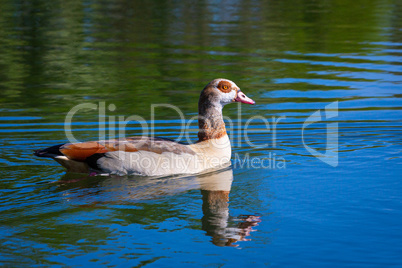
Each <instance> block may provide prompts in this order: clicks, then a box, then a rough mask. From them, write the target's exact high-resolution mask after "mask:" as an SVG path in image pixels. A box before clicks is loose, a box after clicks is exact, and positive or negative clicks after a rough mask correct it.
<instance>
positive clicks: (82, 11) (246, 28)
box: [0, 0, 402, 267]
mask: <svg viewBox="0 0 402 268" xmlns="http://www.w3.org/2000/svg"><path fill="white" fill-rule="evenodd" d="M0 10H1V11H0V243H1V246H0V264H1V265H4V266H6V267H21V266H22V267H37V266H40V267H43V266H55V267H57V266H60V267H66V266H73V267H80V266H82V267H89V266H96V267H99V266H107V267H116V266H117V267H140V266H154V267H159V266H162V267H164V266H166V267H171V266H183V267H191V266H194V267H199V266H207V265H212V266H219V267H221V266H228V267H232V266H236V267H238V266H246V265H247V267H248V266H251V265H254V266H257V267H260V266H263V265H268V266H273V267H400V266H401V265H402V260H401V257H400V256H402V247H401V244H402V232H401V228H400V226H401V223H402V220H401V219H402V214H401V211H402V198H401V192H402V183H401V180H400V177H401V175H402V165H401V164H402V161H401V150H402V146H401V141H402V139H401V137H402V135H401V134H402V128H401V126H402V124H401V118H402V112H401V107H402V101H401V96H402V95H401V89H402V19H401V18H402V5H401V4H400V2H399V1H396V0H394V1H392V0H377V1H366V0H364V1H363V0H359V1H346V0H338V1H319V0H316V1H313V0H306V1H290V0H285V1H189V2H182V1H152V2H151V1H75V0H74V1H58V0H55V1H42V0H34V1H12V0H0ZM218 77H225V78H228V79H231V80H233V81H234V82H236V83H237V85H239V86H240V87H241V88H242V90H243V91H244V92H245V93H246V94H247V95H248V96H250V97H251V98H253V99H254V100H255V101H256V105H255V106H248V105H242V106H238V105H237V104H232V105H229V106H227V107H225V109H224V115H225V116H228V117H229V118H230V119H232V120H233V122H234V123H235V124H234V125H233V126H232V127H230V128H229V129H228V130H229V132H230V135H231V139H232V147H233V162H232V167H229V168H226V169H224V170H223V171H216V172H213V173H210V174H204V175H195V176H187V177H173V178H172V177H169V178H141V177H85V176H84V177H83V176H81V175H71V174H65V172H64V169H63V168H62V167H60V166H58V165H57V164H56V163H55V162H52V161H51V160H47V159H38V158H35V157H33V155H32V151H33V150H34V149H40V148H44V147H47V146H50V145H54V144H60V143H64V142H66V141H67V137H66V134H65V130H64V122H65V116H66V114H67V113H68V112H69V111H70V109H71V108H73V107H74V106H75V105H78V104H82V103H92V104H96V105H100V104H101V103H103V102H104V103H105V105H109V104H114V105H115V107H116V109H115V110H114V111H110V110H108V111H107V114H105V115H103V117H102V118H106V119H107V120H109V118H111V117H113V116H114V117H117V116H122V115H124V116H131V115H137V116H140V117H142V118H143V119H144V120H145V122H146V123H147V130H148V131H149V132H153V133H155V134H156V135H157V136H163V137H168V138H173V139H174V138H176V137H177V136H179V134H180V129H181V127H182V125H181V122H180V121H179V120H178V118H179V115H178V113H177V112H176V111H174V110H173V109H166V108H159V109H158V108H156V109H155V116H154V119H156V121H155V123H154V124H153V125H152V124H151V119H153V118H152V117H151V110H152V109H151V105H152V104H162V103H167V104H171V105H175V106H177V107H179V108H180V110H181V111H182V112H183V114H184V116H185V118H186V119H187V120H190V118H191V117H193V116H194V115H196V114H197V103H198V96H199V93H200V91H201V89H202V88H203V86H204V85H205V84H207V83H208V82H209V81H210V80H212V79H214V78H218ZM335 103H336V104H337V105H338V109H337V111H338V112H337V113H334V111H332V114H331V113H330V114H325V112H324V111H325V108H326V106H327V105H331V104H335ZM317 110H320V111H321V114H315V117H313V118H312V120H313V121H314V120H315V121H316V122H314V123H312V124H311V125H309V126H308V127H306V128H305V129H304V132H303V124H304V123H305V122H306V120H307V119H308V118H309V117H310V116H311V115H312V114H314V113H315V112H316V111H317ZM239 114H241V117H240V116H239ZM317 115H321V120H319V118H318V117H317ZM326 115H331V116H332V117H328V116H327V117H325V116H326ZM253 116H259V118H257V119H255V120H253V121H251V122H250V121H248V119H250V118H252V117H253ZM262 117H263V118H267V120H268V122H269V123H270V125H269V126H270V128H269V129H268V128H267V125H266V124H264V122H263V121H262V119H261V118H262ZM280 117H282V119H281V120H280V121H279V122H278V123H277V125H276V126H277V127H276V133H275V134H274V133H273V128H272V127H273V126H274V124H272V122H273V121H272V120H278V118H280ZM307 121H308V120H307ZM107 122H108V121H107ZM187 122H188V121H187ZM246 125H247V126H248V131H247V132H244V131H243V130H244V129H245V126H246ZM103 127H104V126H102V125H101V124H100V123H99V112H98V111H96V110H82V111H80V112H78V113H77V114H76V115H75V117H74V121H73V133H74V135H75V137H76V138H77V139H79V140H97V139H98V138H99V129H103ZM187 128H188V129H187V132H188V133H190V134H189V138H190V139H192V140H196V131H197V129H196V124H189V126H188V127H187ZM335 128H337V129H338V131H335V130H334V129H335ZM110 129H111V128H110V125H108V126H107V130H108V131H110ZM126 130H127V131H126V132H127V134H128V135H141V133H142V129H141V125H140V124H139V122H136V121H133V122H131V123H130V124H129V125H128V127H127V129H126ZM327 133H338V135H337V141H338V145H337V146H336V147H334V146H333V144H332V145H330V147H327V145H328V144H327V143H328V142H327V141H328V139H327V138H328V137H327ZM107 134H113V133H110V132H107ZM108 136H109V137H112V136H113V135H108ZM303 138H304V140H303ZM247 140H249V141H250V142H252V144H250V143H248V142H247ZM274 141H275V143H274ZM331 146H332V147H331ZM307 148H311V149H312V150H316V151H318V152H320V153H325V152H328V153H331V156H332V158H329V159H330V160H329V161H330V164H333V166H331V165H330V164H328V163H325V162H323V161H321V160H320V159H318V158H316V157H314V156H312V154H311V152H309V151H308V149H307ZM247 157H248V158H253V157H254V159H260V160H261V159H270V161H272V162H271V165H270V166H265V168H264V167H259V168H253V167H251V166H250V165H242V163H243V162H241V161H240V162H239V161H238V160H239V159H240V160H244V159H246V158H247ZM334 157H335V158H334ZM274 159H276V160H277V162H276V164H274V163H273V161H274ZM322 159H326V158H322ZM334 159H336V161H335V162H334ZM281 160H284V163H285V164H284V165H281V166H278V161H279V162H280V161H281ZM331 161H332V162H331ZM334 165H335V166H334ZM218 190H220V191H228V190H230V197H229V202H228V203H227V202H226V201H227V200H226V199H225V198H224V197H221V198H219V196H217V199H216V200H218V201H217V202H216V203H211V202H210V197H211V196H213V195H214V194H215V193H216V191H218Z"/></svg>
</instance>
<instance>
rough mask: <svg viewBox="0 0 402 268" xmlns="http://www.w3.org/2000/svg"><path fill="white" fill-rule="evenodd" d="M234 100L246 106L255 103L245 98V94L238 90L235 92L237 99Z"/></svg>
mask: <svg viewBox="0 0 402 268" xmlns="http://www.w3.org/2000/svg"><path fill="white" fill-rule="evenodd" d="M234 100H235V101H236V102H242V103H247V104H255V101H253V100H252V99H250V98H249V97H247V96H246V94H244V93H243V92H241V91H240V90H239V91H238V92H237V97H236V98H235V99H234Z"/></svg>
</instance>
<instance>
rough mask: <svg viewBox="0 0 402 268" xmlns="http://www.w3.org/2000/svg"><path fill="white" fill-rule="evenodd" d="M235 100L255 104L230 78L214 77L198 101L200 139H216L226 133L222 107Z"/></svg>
mask: <svg viewBox="0 0 402 268" xmlns="http://www.w3.org/2000/svg"><path fill="white" fill-rule="evenodd" d="M233 102H241V103H247V104H255V102H254V101H253V100H252V99H250V98H249V97H247V96H246V94H244V93H243V92H242V91H241V90H240V88H239V87H238V86H237V85H236V84H235V83H234V82H232V81H230V80H228V79H223V78H218V79H214V80H212V81H211V82H210V83H209V84H208V85H206V86H205V88H204V89H203V90H202V92H201V95H200V100H199V102H198V114H199V117H198V125H199V128H200V132H199V133H198V137H199V140H201V141H202V140H208V139H216V138H220V137H222V136H224V135H226V129H225V124H224V122H223V118H222V108H223V106H225V105H226V104H229V103H233Z"/></svg>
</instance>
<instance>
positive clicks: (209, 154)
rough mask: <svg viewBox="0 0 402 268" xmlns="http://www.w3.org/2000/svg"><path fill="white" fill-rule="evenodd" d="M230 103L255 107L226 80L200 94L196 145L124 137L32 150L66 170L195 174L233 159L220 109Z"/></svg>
mask: <svg viewBox="0 0 402 268" xmlns="http://www.w3.org/2000/svg"><path fill="white" fill-rule="evenodd" d="M232 102H242V103H248V104H254V101H253V100H252V99H250V98H248V97H247V96H246V95H245V94H244V93H243V92H241V91H240V88H239V87H238V86H237V85H236V84H235V83H234V82H232V81H230V80H227V79H215V80H213V81H211V82H210V83H209V84H207V85H206V86H205V88H204V89H203V90H202V92H201V95H200V99H199V103H198V113H199V118H198V124H199V132H198V142H196V143H193V144H183V143H178V142H175V141H172V140H169V139H165V138H154V137H128V138H124V139H112V140H103V141H89V142H82V143H66V144H60V145H55V146H52V147H49V148H46V149H43V150H37V151H35V155H36V156H39V157H50V158H53V159H54V160H56V161H57V162H58V163H60V164H61V165H62V166H64V167H65V168H66V169H67V171H69V172H77V173H89V172H91V171H92V172H97V173H108V174H119V175H126V174H133V175H134V174H135V175H144V176H166V175H172V174H193V173H199V172H202V171H204V170H206V169H210V168H214V167H218V166H222V165H224V164H225V163H227V162H229V161H230V159H231V154H232V152H231V145H230V141H229V137H228V135H227V133H226V128H225V123H224V122H223V117H222V108H223V107H224V106H225V105H226V104H229V103H232Z"/></svg>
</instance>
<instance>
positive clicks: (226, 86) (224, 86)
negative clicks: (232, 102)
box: [218, 81, 232, 93]
mask: <svg viewBox="0 0 402 268" xmlns="http://www.w3.org/2000/svg"><path fill="white" fill-rule="evenodd" d="M218 89H219V90H220V91H222V92H223V93H229V92H230V91H231V90H232V85H231V84H230V83H229V82H228V81H220V82H219V84H218Z"/></svg>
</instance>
